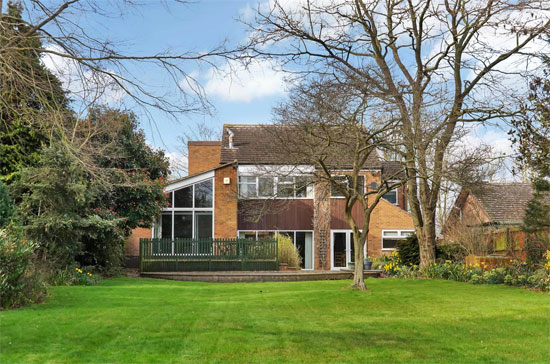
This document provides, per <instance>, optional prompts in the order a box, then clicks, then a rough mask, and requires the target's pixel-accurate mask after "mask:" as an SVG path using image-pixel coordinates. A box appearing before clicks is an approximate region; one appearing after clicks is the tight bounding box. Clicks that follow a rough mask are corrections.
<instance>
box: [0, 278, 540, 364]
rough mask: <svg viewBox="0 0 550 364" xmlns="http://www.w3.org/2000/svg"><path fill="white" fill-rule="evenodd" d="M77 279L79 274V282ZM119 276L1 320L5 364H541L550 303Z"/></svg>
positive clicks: (511, 291)
mask: <svg viewBox="0 0 550 364" xmlns="http://www.w3.org/2000/svg"><path fill="white" fill-rule="evenodd" d="M77 273H78V272H77ZM366 283H367V287H368V290H367V291H364V292H361V291H357V290H352V289H349V286H350V281H319V282H287V283H275V282H270V283H235V284H215V283H199V282H174V281H162V280H151V279H132V278H114V279H107V280H103V281H102V282H101V283H100V284H99V285H93V286H57V287H52V288H51V292H50V296H49V297H47V298H46V299H45V301H44V302H43V303H42V304H35V305H30V306H26V307H23V308H20V309H18V310H10V311H3V312H0V332H1V333H2V334H1V335H0V362H2V363H198V362H219V363H242V362H247V363H279V362H287V363H335V362H337V363H359V362H363V363H365V362H374V363H382V362H386V363H420V362H422V363H428V362H429V363H506V362H508V363H518V362H522V363H542V362H547V360H548V354H549V351H548V348H549V347H550V335H549V331H548V330H549V327H550V315H548V312H550V297H549V296H548V294H545V293H541V292H534V291H530V290H526V289H519V288H515V287H507V286H504V285H471V284H468V283H460V282H453V281H445V280H440V279H430V280H427V279H424V280H404V279H368V280H367V282H366Z"/></svg>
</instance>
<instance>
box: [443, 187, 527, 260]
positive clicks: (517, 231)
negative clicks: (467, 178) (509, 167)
mask: <svg viewBox="0 0 550 364" xmlns="http://www.w3.org/2000/svg"><path fill="white" fill-rule="evenodd" d="M533 193H534V190H533V187H532V185H531V184H530V183H483V184H480V185H478V186H475V187H472V188H463V189H462V190H461V192H460V194H459V195H458V197H457V199H456V201H455V204H454V206H453V208H452V210H451V212H450V214H449V217H448V218H447V221H446V223H445V226H444V228H443V235H444V236H445V238H447V239H449V240H452V239H453V237H454V235H455V234H457V232H458V234H460V233H461V232H464V231H465V230H466V229H467V230H469V231H478V232H479V233H481V234H482V235H483V236H484V237H485V238H486V239H488V240H487V243H488V244H491V250H494V252H495V253H496V254H499V255H517V256H518V257H519V256H521V257H523V258H525V254H524V253H522V249H523V248H524V245H525V239H526V236H527V235H526V234H525V232H523V231H522V230H521V225H522V223H523V218H524V216H525V210H526V208H527V205H528V203H529V201H531V199H532V198H533Z"/></svg>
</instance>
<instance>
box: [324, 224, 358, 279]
mask: <svg viewBox="0 0 550 364" xmlns="http://www.w3.org/2000/svg"><path fill="white" fill-rule="evenodd" d="M334 233H345V234H346V266H345V267H335V266H334ZM352 233H353V230H351V229H332V230H330V269H331V270H341V269H347V267H348V263H349V262H351V244H353V241H352V239H351V234H352ZM363 250H364V253H365V257H366V256H367V244H366V242H365V246H364V247H363Z"/></svg>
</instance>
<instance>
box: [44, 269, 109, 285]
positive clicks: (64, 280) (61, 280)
mask: <svg viewBox="0 0 550 364" xmlns="http://www.w3.org/2000/svg"><path fill="white" fill-rule="evenodd" d="M99 281H100V279H99V276H98V275H94V274H92V272H91V271H90V270H86V269H81V268H79V267H75V268H74V269H71V268H67V269H64V270H59V271H57V272H55V273H54V274H53V275H52V277H51V278H50V282H49V283H50V284H51V285H53V286H93V285H96V284H98V283H99Z"/></svg>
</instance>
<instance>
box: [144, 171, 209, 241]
mask: <svg viewBox="0 0 550 364" xmlns="http://www.w3.org/2000/svg"><path fill="white" fill-rule="evenodd" d="M213 182H214V181H213V180H212V179H207V180H203V181H201V182H198V183H195V184H193V185H191V186H186V187H183V188H180V189H178V190H175V191H173V192H170V194H169V197H170V198H171V199H172V200H173V201H174V204H173V207H172V205H170V207H166V208H164V209H163V210H162V214H161V216H160V219H159V221H158V222H157V223H156V224H155V237H156V238H163V239H192V238H212V233H213V222H214V215H213V214H214V212H213V210H214V209H213V207H214V191H213Z"/></svg>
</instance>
